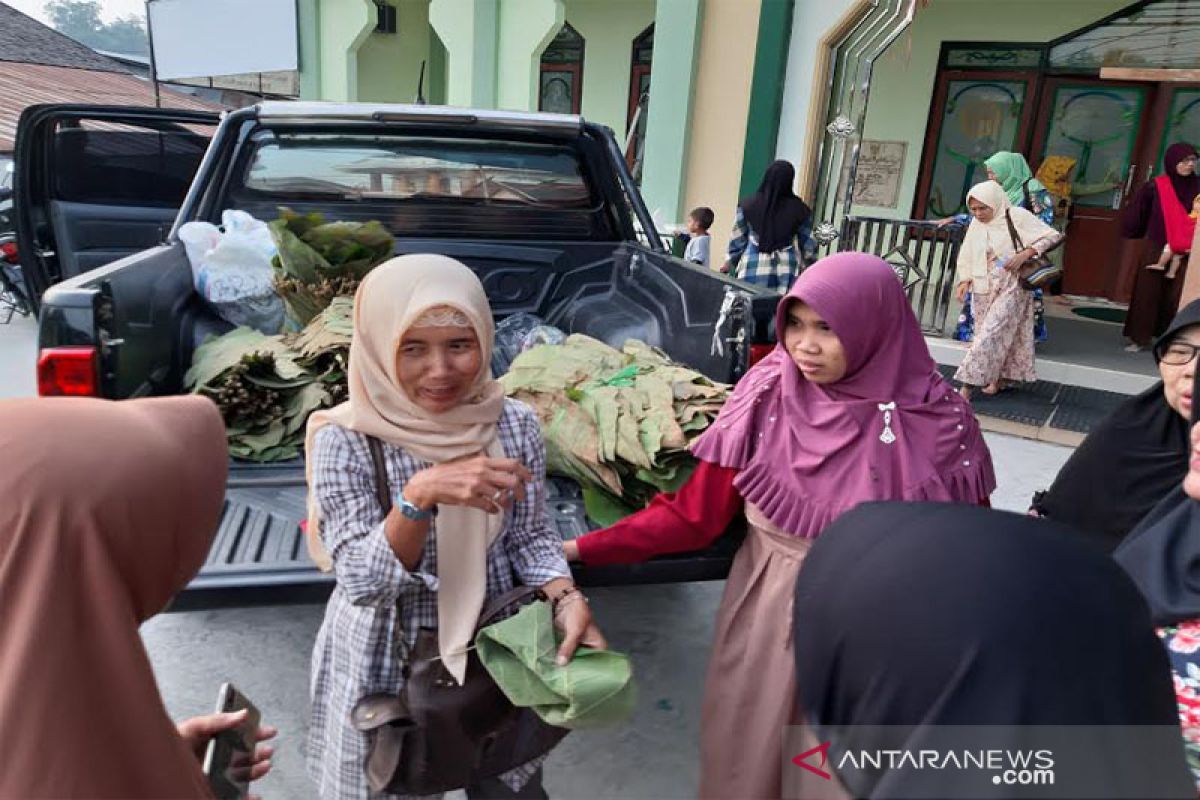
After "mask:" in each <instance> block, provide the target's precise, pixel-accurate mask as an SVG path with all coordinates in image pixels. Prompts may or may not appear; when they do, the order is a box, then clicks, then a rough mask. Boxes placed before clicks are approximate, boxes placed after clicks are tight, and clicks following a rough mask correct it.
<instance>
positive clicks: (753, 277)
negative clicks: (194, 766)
mask: <svg viewBox="0 0 1200 800" xmlns="http://www.w3.org/2000/svg"><path fill="white" fill-rule="evenodd" d="M796 237H797V238H798V239H799V240H800V244H801V246H802V247H803V248H804V255H805V257H806V258H808V259H810V260H811V259H812V257H813V256H814V255H815V253H816V251H817V243H816V242H815V241H814V240H813V238H812V218H811V217H809V218H808V219H806V220H805V221H804V223H803V224H802V225H801V226H800V230H799V231H798V232H797V234H796ZM727 260H728V261H730V262H731V263H733V264H734V265H736V266H737V269H736V270H735V271H734V275H735V276H736V277H737V278H740V279H741V280H744V281H746V282H747V283H755V284H758V285H759V286H764V287H766V288H767V289H775V290H776V291H778V292H779V293H781V294H782V293H784V292H786V291H787V290H788V289H790V288H792V282H793V281H794V280H796V276H797V275H799V274H800V267H801V265H802V264H803V261H802V259H801V257H800V252H799V251H798V250H797V249H796V243H795V241H794V240H793V242H792V244H791V245H789V246H788V247H785V248H784V249H782V250H776V251H775V252H773V253H764V252H762V251H761V250H759V249H758V237H757V236H756V235H755V234H754V232H753V231H752V230H750V223H748V222H747V221H746V215H745V213H744V212H743V211H742V207H741V206H738V208H737V215H736V217H735V219H734V222H733V238H732V239H730V240H729V250H728V257H727Z"/></svg>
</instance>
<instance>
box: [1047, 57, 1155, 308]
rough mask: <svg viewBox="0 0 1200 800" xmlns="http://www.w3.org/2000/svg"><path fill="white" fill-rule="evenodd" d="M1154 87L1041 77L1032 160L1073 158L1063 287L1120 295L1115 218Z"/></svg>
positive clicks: (1139, 144)
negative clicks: (1043, 80) (1042, 85)
mask: <svg viewBox="0 0 1200 800" xmlns="http://www.w3.org/2000/svg"><path fill="white" fill-rule="evenodd" d="M1153 89H1154V87H1153V86H1152V85H1144V84H1128V83H1115V82H1112V81H1100V80H1090V79H1079V78H1053V79H1050V80H1048V81H1047V82H1046V90H1045V92H1044V94H1043V98H1044V100H1043V104H1042V108H1041V109H1040V114H1039V125H1038V128H1039V130H1040V131H1041V135H1040V136H1039V141H1038V142H1036V143H1035V145H1034V152H1035V153H1037V154H1038V159H1037V164H1040V163H1041V162H1042V161H1044V160H1045V159H1046V158H1047V157H1049V156H1063V157H1066V158H1069V159H1072V160H1073V161H1074V162H1075V168H1074V171H1073V172H1072V173H1071V176H1072V178H1073V182H1072V190H1071V202H1072V212H1071V216H1070V221H1069V223H1068V225H1067V229H1066V233H1067V243H1066V245H1065V249H1064V256H1063V258H1064V269H1065V271H1066V274H1065V276H1064V287H1063V288H1064V290H1065V291H1066V292H1067V293H1069V294H1082V295H1088V296H1092V297H1108V298H1111V299H1114V300H1115V299H1120V295H1121V294H1122V290H1121V285H1120V284H1121V280H1120V276H1121V274H1122V262H1123V255H1122V254H1123V253H1124V251H1125V248H1124V247H1123V246H1122V245H1123V243H1122V240H1121V239H1120V235H1119V221H1118V218H1119V217H1120V214H1121V209H1122V207H1123V206H1124V204H1125V202H1126V200H1127V199H1128V197H1129V194H1130V190H1131V189H1132V188H1133V186H1132V185H1131V184H1133V182H1134V181H1135V179H1136V177H1137V173H1138V168H1139V165H1138V163H1137V162H1138V161H1139V157H1138V154H1139V153H1140V152H1141V151H1142V149H1143V147H1144V139H1145V138H1146V125H1145V122H1146V116H1147V113H1146V112H1147V107H1148V103H1147V100H1148V99H1149V97H1150V94H1151V92H1152V91H1153ZM1035 168H1036V164H1035Z"/></svg>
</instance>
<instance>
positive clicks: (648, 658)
mask: <svg viewBox="0 0 1200 800" xmlns="http://www.w3.org/2000/svg"><path fill="white" fill-rule="evenodd" d="M35 341H36V326H35V325H34V324H33V323H32V322H31V321H30V320H14V322H13V323H12V324H11V325H8V326H0V397H17V396H27V395H31V394H33V393H34V392H35V389H36V386H35V381H34V377H33V354H34V346H35ZM988 444H989V445H990V447H991V449H992V455H993V458H994V460H995V463H996V468H997V476H998V479H999V482H1000V488H999V490H998V491H997V492H996V494H995V495H994V496H993V503H994V504H995V505H996V506H997V507H999V508H1005V509H1012V510H1024V509H1025V508H1026V507H1027V505H1028V500H1029V497H1030V495H1031V494H1032V493H1033V492H1034V491H1035V490H1037V489H1040V488H1043V487H1045V486H1046V485H1047V484H1049V482H1050V481H1051V480H1052V479H1053V477H1054V475H1055V474H1056V473H1057V471H1058V469H1059V467H1060V466H1061V465H1062V463H1063V462H1064V461H1065V460H1066V458H1067V456H1068V455H1069V454H1070V451H1069V450H1067V449H1066V448H1062V447H1058V446H1055V445H1049V444H1044V443H1040V442H1034V441H1029V440H1024V439H1016V438H1012V437H1007V436H1001V435H994V436H993V435H989V436H988ZM721 590H722V585H721V584H719V583H699V584H679V585H667V586H644V587H634V588H612V589H593V590H591V591H589V595H590V598H591V602H592V606H593V608H594V609H595V613H596V615H597V617H598V619H599V622H600V624H601V626H602V627H603V630H604V632H605V633H606V634H607V636H608V638H609V641H610V643H611V646H612V647H613V648H615V649H617V650H621V651H623V652H626V653H629V654H630V655H631V656H632V657H633V659H634V663H635V666H636V670H637V681H638V687H639V702H638V707H637V711H636V714H635V716H634V718H633V719H632V720H630V721H629V722H628V723H627V724H625V725H623V726H620V727H617V728H612V729H606V730H598V731H587V732H577V733H574V734H572V735H571V736H570V737H568V738H567V739H566V740H565V741H564V742H563V744H562V745H560V746H559V747H558V748H557V749H556V750H555V752H554V753H553V754H552V755H551V757H550V759H549V761H548V762H547V766H546V786H547V789H548V790H549V792H550V794H551V796H553V797H556V798H631V799H636V800H642V799H643V798H645V799H646V800H650V798H655V799H660V800H667V799H669V798H690V797H694V796H695V793H696V785H697V772H698V765H699V754H698V746H697V743H698V736H699V726H700V698H701V692H702V685H703V679H704V671H705V663H706V660H707V653H708V647H709V642H710V639H711V636H712V625H713V619H714V616H715V613H716V608H717V604H718V603H719V601H720V597H721ZM323 612H324V608H323V606H313V605H308V606H268V607H260V608H243V609H227V610H220V611H197V612H190V613H179V614H162V615H159V616H158V617H155V618H154V619H152V620H150V621H149V622H148V623H146V625H144V626H143V628H142V637H143V640H144V642H145V644H146V649H147V651H148V652H149V654H150V658H151V660H152V662H153V663H154V668H155V672H156V674H157V676H158V680H159V686H160V689H161V691H162V694H163V697H164V700H165V701H166V705H167V708H168V710H169V712H170V713H171V715H172V716H173V717H175V718H176V719H182V718H184V717H188V716H191V715H195V714H201V713H207V712H209V711H211V710H212V708H213V705H214V704H215V702H216V695H217V688H218V687H219V685H220V684H221V682H222V681H225V680H231V681H233V682H234V683H236V684H237V685H238V687H239V688H241V689H242V691H244V692H245V693H246V694H247V696H249V697H250V698H251V699H252V700H254V702H255V703H256V704H257V705H258V706H259V708H260V709H261V710H262V712H263V717H264V719H265V720H267V721H269V722H271V723H272V724H275V725H278V726H279V727H280V729H281V731H282V732H281V734H280V737H279V739H278V742H277V746H278V752H277V756H276V759H275V769H274V771H273V772H272V774H271V775H269V776H267V778H265V779H264V780H263V781H261V782H260V783H259V784H257V785H256V791H258V793H260V794H262V795H263V796H264V797H266V798H285V799H286V800H301V799H302V798H310V797H314V796H315V792H314V790H313V787H312V784H311V783H310V782H309V780H308V778H307V776H306V774H305V771H304V739H305V730H306V725H307V720H306V717H307V713H308V666H309V654H310V651H311V648H312V643H313V639H314V637H315V635H316V632H317V628H318V627H319V626H320V623H321V618H322V615H323Z"/></svg>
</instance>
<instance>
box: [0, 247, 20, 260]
mask: <svg viewBox="0 0 1200 800" xmlns="http://www.w3.org/2000/svg"><path fill="white" fill-rule="evenodd" d="M0 261H6V262H8V263H9V264H18V263H20V259H18V258H17V243H16V242H4V243H3V244H0Z"/></svg>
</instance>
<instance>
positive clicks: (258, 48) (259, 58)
mask: <svg viewBox="0 0 1200 800" xmlns="http://www.w3.org/2000/svg"><path fill="white" fill-rule="evenodd" d="M148 10H149V15H148V20H147V23H148V24H149V26H150V38H151V42H152V43H153V46H154V67H155V73H156V75H157V77H158V79H159V80H163V81H170V80H176V79H179V78H198V77H209V76H216V75H244V74H247V73H251V72H279V71H284V70H295V69H298V68H299V61H300V59H299V50H298V45H297V30H298V29H297V25H296V0H150V2H149V3H148Z"/></svg>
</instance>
